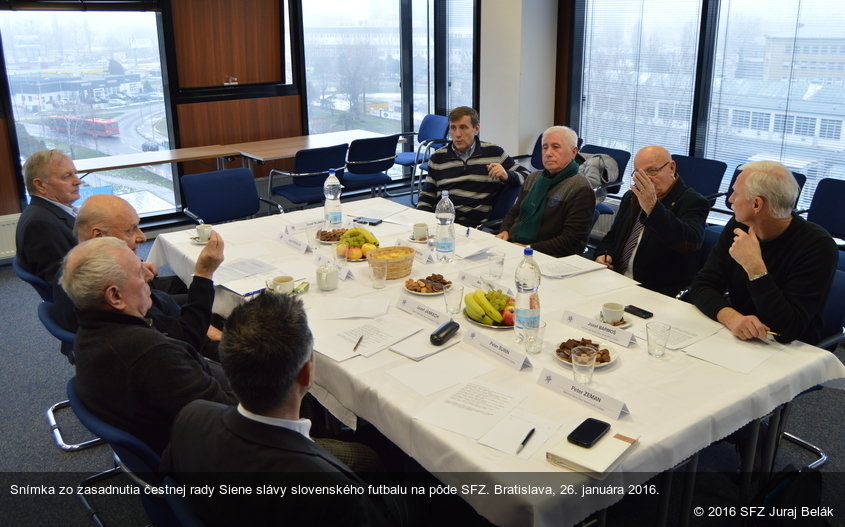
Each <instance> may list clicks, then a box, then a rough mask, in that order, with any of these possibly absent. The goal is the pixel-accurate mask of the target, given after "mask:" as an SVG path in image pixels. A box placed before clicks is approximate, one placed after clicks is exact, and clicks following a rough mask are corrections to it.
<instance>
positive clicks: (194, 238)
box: [191, 236, 208, 245]
mask: <svg viewBox="0 0 845 527" xmlns="http://www.w3.org/2000/svg"><path fill="white" fill-rule="evenodd" d="M191 243H193V244H194V245H208V240H206V241H204V242H201V241H200V237H199V236H191Z"/></svg>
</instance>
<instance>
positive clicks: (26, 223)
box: [15, 150, 82, 284]
mask: <svg viewBox="0 0 845 527" xmlns="http://www.w3.org/2000/svg"><path fill="white" fill-rule="evenodd" d="M23 172H24V181H25V183H26V190H27V192H29V195H30V202H29V205H27V206H26V207H25V208H24V209H23V213H22V214H21V217H20V219H19V220H18V226H17V231H16V232H15V246H16V251H17V252H16V254H17V258H18V262H19V263H20V265H21V267H23V268H24V269H26V270H27V271H29V272H30V273H32V274H34V275H36V276H38V277H39V278H41V279H43V280H44V281H45V282H47V283H49V284H52V283H54V280H55V278H56V275H57V274H58V272H59V267H60V266H61V265H62V258H64V256H65V254H67V252H68V251H69V250H70V249H71V247H73V246H74V245H76V237H74V235H73V222H74V219H75V218H76V212H77V211H76V209H75V208H74V207H73V203H74V202H75V201H76V200H78V199H79V186H80V185H81V184H82V180H81V179H79V176H78V175H77V173H76V167H75V166H74V164H73V161H72V160H71V159H70V158H69V157H68V156H67V155H65V154H64V153H63V152H62V151H61V150H42V151H40V152H36V153H34V154H32V155H31V156H29V158H28V159H27V160H26V163H24V166H23Z"/></svg>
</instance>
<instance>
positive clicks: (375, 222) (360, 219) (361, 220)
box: [352, 216, 381, 225]
mask: <svg viewBox="0 0 845 527" xmlns="http://www.w3.org/2000/svg"><path fill="white" fill-rule="evenodd" d="M352 221H354V222H355V223H364V224H366V225H378V224H379V223H381V220H380V219H378V218H365V217H364V216H358V217H357V218H355V219H354V220H352Z"/></svg>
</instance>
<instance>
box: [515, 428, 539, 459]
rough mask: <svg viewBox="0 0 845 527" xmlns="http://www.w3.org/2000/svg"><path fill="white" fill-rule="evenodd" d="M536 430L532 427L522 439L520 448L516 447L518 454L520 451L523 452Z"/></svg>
mask: <svg viewBox="0 0 845 527" xmlns="http://www.w3.org/2000/svg"><path fill="white" fill-rule="evenodd" d="M534 430H535V429H534V428H532V429H531V430H529V431H528V433H527V434H525V439H523V440H522V443H520V444H519V448H517V449H516V455H519V453H520V452H522V449H523V448H525V445H526V444H528V441H530V440H531V436H533V435H534Z"/></svg>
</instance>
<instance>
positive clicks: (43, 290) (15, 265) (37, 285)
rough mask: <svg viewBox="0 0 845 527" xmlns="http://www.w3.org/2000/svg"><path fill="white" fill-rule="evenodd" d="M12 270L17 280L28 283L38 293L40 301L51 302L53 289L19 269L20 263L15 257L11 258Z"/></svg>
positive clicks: (21, 268) (24, 270) (36, 277)
mask: <svg viewBox="0 0 845 527" xmlns="http://www.w3.org/2000/svg"><path fill="white" fill-rule="evenodd" d="M12 270H13V271H14V272H15V274H16V275H17V276H18V278H20V279H21V280H23V281H24V282H26V283H28V284H29V285H31V286H32V287H33V288H34V289H35V292H36V293H38V296H40V297H41V300H44V301H46V302H52V301H53V288H52V287H50V284H48V283H47V282H46V281H44V280H42V279H41V278H39V277H38V276H35V275H34V274H32V273H30V272H29V271H27V270H26V269H24V268H23V267H21V264H20V262H18V257H17V256H15V257H14V258H12Z"/></svg>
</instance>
